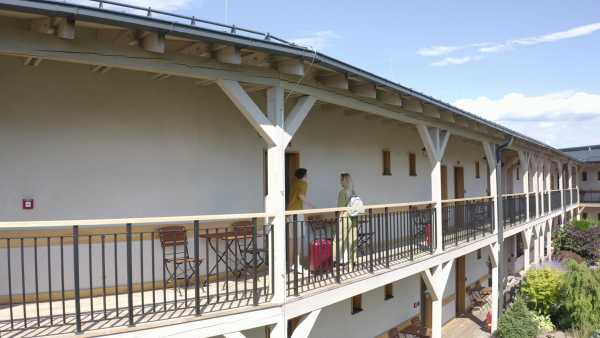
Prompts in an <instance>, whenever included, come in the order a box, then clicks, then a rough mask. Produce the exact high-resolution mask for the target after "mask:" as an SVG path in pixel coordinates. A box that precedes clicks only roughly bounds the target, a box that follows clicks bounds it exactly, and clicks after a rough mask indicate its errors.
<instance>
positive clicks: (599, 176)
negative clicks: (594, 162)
mask: <svg viewBox="0 0 600 338" xmlns="http://www.w3.org/2000/svg"><path fill="white" fill-rule="evenodd" d="M598 181H600V171H599V172H598Z"/></svg>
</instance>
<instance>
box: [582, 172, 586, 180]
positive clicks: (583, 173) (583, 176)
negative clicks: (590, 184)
mask: <svg viewBox="0 0 600 338" xmlns="http://www.w3.org/2000/svg"><path fill="white" fill-rule="evenodd" d="M581 180H582V181H587V171H584V172H582V173H581Z"/></svg>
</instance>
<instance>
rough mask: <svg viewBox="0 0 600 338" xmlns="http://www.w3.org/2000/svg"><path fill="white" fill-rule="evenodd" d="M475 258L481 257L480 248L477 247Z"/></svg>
mask: <svg viewBox="0 0 600 338" xmlns="http://www.w3.org/2000/svg"><path fill="white" fill-rule="evenodd" d="M477 259H481V248H479V249H477Z"/></svg>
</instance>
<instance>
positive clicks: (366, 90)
mask: <svg viewBox="0 0 600 338" xmlns="http://www.w3.org/2000/svg"><path fill="white" fill-rule="evenodd" d="M350 91H351V92H352V93H353V94H356V95H360V96H365V97H370V98H375V97H377V93H376V92H375V85H372V84H370V83H361V84H353V85H350Z"/></svg>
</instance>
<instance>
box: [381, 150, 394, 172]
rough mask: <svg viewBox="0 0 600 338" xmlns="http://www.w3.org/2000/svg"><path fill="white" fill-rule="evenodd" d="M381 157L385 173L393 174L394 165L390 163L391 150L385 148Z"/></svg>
mask: <svg viewBox="0 0 600 338" xmlns="http://www.w3.org/2000/svg"><path fill="white" fill-rule="evenodd" d="M381 155H382V156H381V157H382V159H383V174H384V175H391V174H392V166H391V163H390V151H389V150H383V151H382V152H381Z"/></svg>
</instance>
